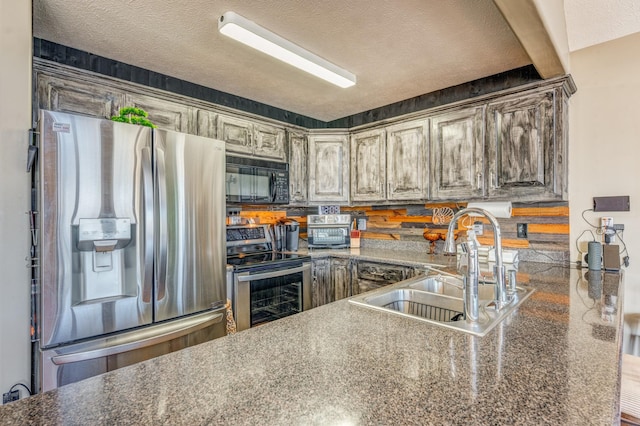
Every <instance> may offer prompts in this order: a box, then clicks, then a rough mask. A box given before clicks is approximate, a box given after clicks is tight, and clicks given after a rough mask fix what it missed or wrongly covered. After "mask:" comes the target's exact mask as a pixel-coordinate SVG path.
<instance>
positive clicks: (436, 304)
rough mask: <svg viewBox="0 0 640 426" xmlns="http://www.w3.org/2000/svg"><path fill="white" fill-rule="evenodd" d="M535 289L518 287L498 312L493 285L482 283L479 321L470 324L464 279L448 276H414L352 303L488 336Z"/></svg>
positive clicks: (363, 296)
mask: <svg viewBox="0 0 640 426" xmlns="http://www.w3.org/2000/svg"><path fill="white" fill-rule="evenodd" d="M532 292H533V289H525V288H521V287H517V288H516V294H515V295H514V297H513V298H512V300H511V302H510V303H509V304H507V305H506V306H505V307H503V308H502V309H501V310H499V311H498V310H496V309H495V305H494V304H493V296H494V288H493V285H492V284H481V285H480V286H479V296H480V297H479V299H480V301H479V307H480V309H479V320H478V322H477V323H469V322H467V321H466V319H465V318H464V302H463V299H462V282H461V280H459V279H457V278H455V277H452V276H446V275H436V276H426V277H425V276H422V277H416V278H412V279H409V280H406V281H402V282H400V283H397V284H392V285H390V286H388V287H383V288H380V289H377V290H373V291H371V292H368V293H364V294H361V295H358V296H354V297H352V298H350V299H349V302H350V303H352V304H354V305H357V306H360V307H364V308H369V309H375V310H379V311H382V312H386V313H389V314H392V315H400V316H403V317H406V318H410V319H413V320H416V321H422V322H427V323H430V324H434V325H438V326H441V327H447V328H449V329H452V330H457V331H462V332H465V333H470V334H474V335H476V336H484V335H486V334H487V333H488V332H489V331H491V329H493V328H494V327H495V326H496V325H497V324H499V323H500V322H501V321H502V320H503V319H504V318H505V317H507V316H508V315H509V314H510V313H511V312H513V310H514V309H515V308H516V307H518V306H519V305H520V304H521V303H522V302H523V301H524V300H525V299H526V298H527V297H529V295H531V293H532Z"/></svg>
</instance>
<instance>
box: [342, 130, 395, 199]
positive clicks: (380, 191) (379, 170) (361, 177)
mask: <svg viewBox="0 0 640 426" xmlns="http://www.w3.org/2000/svg"><path fill="white" fill-rule="evenodd" d="M385 148H386V140H385V131H384V130H370V131H364V132H359V133H354V134H352V135H351V201H380V200H384V199H385V198H386V190H385V189H386V188H385V187H386V183H387V179H386V154H385V151H386V149H385Z"/></svg>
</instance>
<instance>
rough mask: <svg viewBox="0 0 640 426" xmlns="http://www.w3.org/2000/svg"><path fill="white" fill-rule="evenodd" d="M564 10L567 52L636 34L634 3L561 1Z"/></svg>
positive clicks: (638, 21) (639, 15) (637, 7)
mask: <svg viewBox="0 0 640 426" xmlns="http://www.w3.org/2000/svg"><path fill="white" fill-rule="evenodd" d="M564 9H565V17H566V22H567V35H568V41H569V50H570V51H571V52H573V51H576V50H579V49H583V48H585V47H589V46H593V45H596V44H600V43H604V42H607V41H610V40H614V39H616V38H620V37H624V36H626V35H629V34H633V33H637V32H638V31H640V1H638V0H615V1H610V0H606V1H603V0H564Z"/></svg>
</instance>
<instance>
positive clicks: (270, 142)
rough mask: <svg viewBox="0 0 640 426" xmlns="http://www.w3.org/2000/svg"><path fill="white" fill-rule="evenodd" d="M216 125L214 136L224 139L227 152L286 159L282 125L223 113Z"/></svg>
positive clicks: (280, 159) (271, 158) (279, 159)
mask: <svg viewBox="0 0 640 426" xmlns="http://www.w3.org/2000/svg"><path fill="white" fill-rule="evenodd" d="M216 127H217V132H216V133H217V135H216V137H217V138H218V139H221V140H223V141H225V147H226V150H227V152H235V153H238V154H244V155H251V156H256V157H260V158H265V159H270V160H276V161H287V157H286V149H285V142H286V140H285V131H284V127H277V126H272V125H269V124H266V123H261V122H259V121H255V120H248V119H244V118H238V117H231V116H228V115H223V114H220V115H218V119H217V126H216Z"/></svg>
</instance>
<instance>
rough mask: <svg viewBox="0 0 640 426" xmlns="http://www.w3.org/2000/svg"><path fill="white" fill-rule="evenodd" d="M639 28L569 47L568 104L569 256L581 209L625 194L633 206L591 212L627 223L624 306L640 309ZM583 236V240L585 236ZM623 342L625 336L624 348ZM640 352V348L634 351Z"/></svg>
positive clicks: (581, 223) (574, 253)
mask: <svg viewBox="0 0 640 426" xmlns="http://www.w3.org/2000/svg"><path fill="white" fill-rule="evenodd" d="M638 52H640V33H636V34H632V35H629V36H626V37H623V38H620V39H617V40H613V41H608V42H606V43H602V44H599V45H596V46H592V47H588V48H585V49H581V50H578V51H576V52H573V53H571V57H570V61H571V75H572V76H573V78H574V80H575V82H576V85H577V87H578V91H577V92H576V94H575V95H573V97H572V98H571V99H570V110H569V115H570V119H569V196H570V200H569V207H570V211H571V213H570V214H571V217H570V225H571V242H572V246H571V258H572V260H574V261H575V260H578V259H579V255H578V251H577V249H576V247H575V241H576V238H577V237H578V236H579V235H580V233H582V231H583V230H585V229H589V226H588V225H587V224H586V223H585V222H584V220H583V219H582V217H581V213H582V212H583V211H584V210H586V209H590V208H592V206H593V203H592V201H593V197H594V196H610V195H629V196H630V197H631V211H629V212H610V213H592V212H588V213H586V214H585V217H586V218H587V219H589V220H590V221H591V222H592V223H597V222H598V220H599V218H600V216H612V217H613V218H614V221H615V222H616V223H622V224H624V225H625V231H624V242H625V243H626V245H627V249H628V250H629V257H630V266H629V268H628V269H627V270H626V271H625V281H626V286H625V300H624V302H625V312H626V313H627V314H628V313H633V312H636V313H637V312H640V55H639V54H638ZM589 239H590V235H589V236H586V235H585V236H584V237H583V238H582V239H581V241H585V242H586V241H588V240H589ZM627 349H628V348H627V347H626V342H625V348H624V350H625V351H628V350H627ZM636 355H640V354H636Z"/></svg>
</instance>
